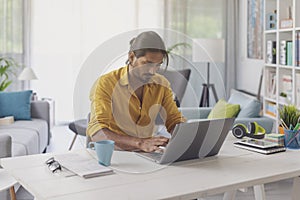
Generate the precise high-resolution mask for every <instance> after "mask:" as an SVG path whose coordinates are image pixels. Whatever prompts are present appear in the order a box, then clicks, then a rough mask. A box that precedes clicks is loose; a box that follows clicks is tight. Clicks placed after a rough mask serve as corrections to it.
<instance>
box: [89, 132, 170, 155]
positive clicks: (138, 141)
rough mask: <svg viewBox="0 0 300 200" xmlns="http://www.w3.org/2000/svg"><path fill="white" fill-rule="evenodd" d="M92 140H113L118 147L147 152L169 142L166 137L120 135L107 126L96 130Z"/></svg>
mask: <svg viewBox="0 0 300 200" xmlns="http://www.w3.org/2000/svg"><path fill="white" fill-rule="evenodd" d="M91 139H92V141H94V142H95V141H99V140H113V141H115V145H116V147H117V148H119V149H122V150H126V151H133V150H141V151H145V152H153V151H156V150H159V146H165V145H166V144H167V143H168V140H169V139H168V138H165V137H161V136H160V137H151V138H137V137H133V136H128V135H120V134H117V133H114V132H112V131H110V130H109V129H107V128H104V129H101V130H99V131H98V132H96V133H95V134H94V135H93V136H92V137H91Z"/></svg>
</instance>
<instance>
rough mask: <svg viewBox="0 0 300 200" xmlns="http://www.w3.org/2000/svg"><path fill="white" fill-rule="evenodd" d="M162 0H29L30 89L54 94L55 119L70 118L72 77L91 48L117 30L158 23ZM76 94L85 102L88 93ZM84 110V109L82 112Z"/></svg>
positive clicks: (73, 78)
mask: <svg viewBox="0 0 300 200" xmlns="http://www.w3.org/2000/svg"><path fill="white" fill-rule="evenodd" d="M162 2H163V1H160V0H155V1H153V0H140V1H139V0H122V1H120V0H110V1H107V0H32V32H31V34H32V40H31V41H32V43H31V45H32V49H31V51H32V52H31V60H32V67H33V69H34V70H35V72H36V74H37V76H38V78H39V80H37V81H32V89H34V90H35V91H37V93H38V96H39V97H50V98H53V99H54V100H55V105H56V109H55V112H56V120H57V121H69V120H73V119H74V109H73V93H74V87H75V81H76V78H77V75H78V73H79V71H80V70H81V65H82V63H84V61H85V60H86V58H87V57H88V56H89V55H90V53H91V52H93V50H94V49H95V48H96V47H98V46H99V45H100V44H101V43H103V42H104V41H106V40H109V39H110V38H112V37H113V36H115V35H118V34H120V33H123V32H126V31H130V30H133V29H136V28H139V27H143V28H145V27H148V28H152V27H162V20H161V18H162V12H161V9H162V7H163V6H162ZM137 16H138V18H137ZM128 42H129V41H128ZM125 61H126V60H122V61H120V63H125ZM101 67H105V66H99V68H101ZM80 98H82V99H84V102H88V100H87V98H88V96H82V97H80ZM87 112H88V110H83V111H82V113H81V114H80V116H86V113H87Z"/></svg>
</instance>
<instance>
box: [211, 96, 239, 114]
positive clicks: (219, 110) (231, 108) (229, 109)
mask: <svg viewBox="0 0 300 200" xmlns="http://www.w3.org/2000/svg"><path fill="white" fill-rule="evenodd" d="M239 111H240V105H239V104H230V103H227V102H226V101H225V100H224V99H220V100H219V101H218V102H217V103H216V105H215V106H214V107H213V109H212V110H211V112H210V113H209V115H208V117H207V118H208V119H220V118H231V117H235V116H236V115H237V114H238V112H239Z"/></svg>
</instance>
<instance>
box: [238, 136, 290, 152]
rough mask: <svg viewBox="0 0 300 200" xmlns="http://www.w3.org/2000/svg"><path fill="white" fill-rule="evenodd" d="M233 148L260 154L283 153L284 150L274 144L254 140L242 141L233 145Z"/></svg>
mask: <svg viewBox="0 0 300 200" xmlns="http://www.w3.org/2000/svg"><path fill="white" fill-rule="evenodd" d="M234 146H235V147H238V148H241V149H246V150H249V151H254V152H257V153H262V154H273V153H278V152H283V151H285V150H286V148H285V147H284V146H282V145H279V144H277V143H274V142H269V141H265V140H256V139H243V140H240V141H237V142H235V143H234Z"/></svg>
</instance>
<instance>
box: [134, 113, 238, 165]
mask: <svg viewBox="0 0 300 200" xmlns="http://www.w3.org/2000/svg"><path fill="white" fill-rule="evenodd" d="M233 122H234V118H226V119H212V120H206V119H205V120H198V121H195V120H193V121H187V122H185V123H180V124H177V125H176V126H175V128H174V130H173V133H172V136H171V138H170V140H169V143H168V144H167V146H166V147H165V148H164V150H163V152H151V153H146V152H137V154H138V155H140V156H142V157H144V158H147V159H150V160H152V161H154V162H157V163H159V164H169V163H173V162H178V161H184V160H191V159H199V158H200V159H201V158H205V157H209V156H214V155H216V154H218V153H219V151H220V148H221V146H222V144H223V143H224V140H225V138H226V136H227V134H228V132H229V131H230V129H231V128H232V125H233Z"/></svg>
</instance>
